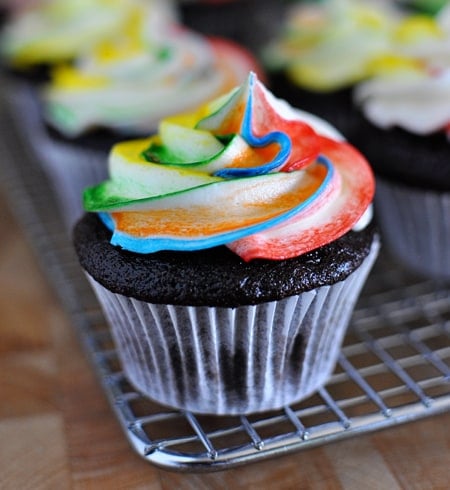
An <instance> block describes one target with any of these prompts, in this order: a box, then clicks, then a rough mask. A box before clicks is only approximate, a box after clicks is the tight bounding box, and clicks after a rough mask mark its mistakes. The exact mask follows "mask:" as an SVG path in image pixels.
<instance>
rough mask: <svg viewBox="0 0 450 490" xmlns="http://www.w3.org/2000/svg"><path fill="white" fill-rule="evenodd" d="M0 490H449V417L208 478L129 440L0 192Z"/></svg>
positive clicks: (307, 451)
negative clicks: (160, 461)
mask: <svg viewBox="0 0 450 490" xmlns="http://www.w3.org/2000/svg"><path fill="white" fill-rule="evenodd" d="M0 209H1V211H0V236H1V240H0V291H1V294H0V489H1V490H18V489H20V490H23V489H33V490H40V489H58V490H60V489H103V488H107V489H112V490H115V489H127V490H132V489H150V490H162V489H164V490H172V489H195V490H203V489H205V490H209V489H212V490H215V489H233V490H238V489H357V490H360V489H383V490H384V489H393V490H395V489H408V490H409V489H417V490H423V489H448V488H450V413H446V414H443V415H438V416H434V417H431V418H428V419H424V420H420V421H415V422H410V423H407V424H405V425H401V426H397V427H395V428H389V429H385V430H382V431H379V432H376V433H372V434H369V435H361V436H357V437H354V438H351V439H347V440H345V441H342V442H338V443H333V444H329V445H326V446H321V447H317V448H314V449H310V450H306V451H301V452H298V453H296V454H293V455H289V456H286V457H279V458H277V459H273V460H270V461H265V462H261V463H254V464H251V465H248V466H245V467H241V468H237V469H232V470H227V471H222V472H218V473H209V474H184V473H172V472H168V471H165V470H160V469H158V468H156V467H154V466H152V465H151V464H149V463H148V462H146V461H144V460H143V459H141V458H140V457H139V456H138V455H137V454H136V453H135V452H134V451H133V450H132V449H131V447H130V446H129V444H128V442H127V440H126V439H125V437H124V435H123V433H122V430H121V428H120V427H119V424H118V422H117V421H116V419H115V417H114V415H113V413H112V411H111V409H110V407H109V405H108V403H107V400H106V398H105V396H104V395H103V393H102V391H101V389H100V387H99V384H98V382H97V379H96V377H95V375H94V372H93V371H92V368H91V366H90V364H89V361H88V360H87V358H86V357H85V355H84V354H83V352H82V350H81V348H80V345H79V343H78V340H77V338H76V336H75V334H74V331H73V328H72V326H71V324H70V322H69V320H68V318H67V317H66V315H65V313H64V311H63V310H62V308H61V306H60V305H59V303H58V301H57V299H56V296H55V294H54V292H53V291H52V289H51V288H50V286H49V285H48V283H47V281H46V278H45V275H44V274H42V272H41V270H40V268H39V266H38V262H37V260H36V258H35V257H34V255H33V250H32V249H31V248H30V247H29V245H28V244H27V242H26V241H25V239H24V237H23V234H22V232H21V230H20V229H19V228H18V226H17V224H16V222H15V220H14V219H13V217H12V214H11V212H10V210H9V209H8V205H7V203H6V201H5V199H4V198H3V197H2V196H1V195H0Z"/></svg>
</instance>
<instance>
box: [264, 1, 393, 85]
mask: <svg viewBox="0 0 450 490" xmlns="http://www.w3.org/2000/svg"><path fill="white" fill-rule="evenodd" d="M398 17H399V12H398V11H397V10H396V9H394V8H392V6H391V5H390V4H389V2H383V1H369V0H364V1H361V0H325V1H323V2H313V1H309V2H302V3H300V4H299V5H297V6H294V7H293V9H292V11H291V13H290V14H289V15H287V16H286V18H287V23H286V25H285V27H284V29H283V30H282V32H281V35H280V36H279V38H278V39H277V40H276V41H275V42H274V43H272V45H271V46H270V47H269V48H268V49H267V50H266V52H265V60H266V62H267V64H268V66H269V67H270V68H272V69H273V70H284V71H285V72H286V74H287V76H288V77H289V78H290V79H291V80H292V81H293V82H294V83H296V84H297V85H299V86H300V87H302V88H305V89H308V90H311V91H317V92H330V91H337V90H340V89H343V88H346V87H349V86H351V85H353V84H354V83H356V82H358V81H360V80H362V79H365V78H367V77H368V76H369V75H371V74H372V73H373V70H374V66H373V62H374V61H375V60H376V59H377V58H378V57H379V56H381V55H383V54H384V53H385V52H386V50H387V49H388V48H389V45H390V38H391V35H392V32H393V29H394V27H395V25H396V22H397V19H398Z"/></svg>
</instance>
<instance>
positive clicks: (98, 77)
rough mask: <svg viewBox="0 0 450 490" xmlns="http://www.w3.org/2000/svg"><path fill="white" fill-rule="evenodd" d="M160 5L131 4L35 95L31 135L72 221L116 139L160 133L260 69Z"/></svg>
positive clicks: (101, 173)
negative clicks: (171, 118) (163, 122)
mask: <svg viewBox="0 0 450 490" xmlns="http://www.w3.org/2000/svg"><path fill="white" fill-rule="evenodd" d="M160 5H161V4H160V2H139V1H132V2H130V3H128V7H127V12H126V16H125V18H124V19H122V24H121V27H120V28H119V29H116V31H115V32H114V34H111V35H109V37H108V38H107V39H103V40H102V41H101V42H98V43H96V44H94V45H92V46H91V47H90V50H89V51H85V52H84V53H83V54H80V55H79V56H78V57H77V58H76V59H75V60H74V61H72V62H71V63H70V64H69V63H65V64H58V65H55V66H54V67H52V69H51V71H50V81H49V82H48V83H46V84H44V85H43V86H42V88H41V89H40V91H39V96H40V97H39V99H36V98H34V97H30V98H32V99H33V100H32V101H31V103H32V104H33V109H34V110H33V111H30V112H31V113H29V114H28V115H27V118H28V120H29V121H31V119H32V118H34V120H33V121H32V122H33V124H32V125H30V129H31V126H32V131H30V135H29V138H28V140H29V143H30V144H31V145H32V146H33V149H34V152H35V153H36V154H37V155H38V157H39V161H40V162H41V163H42V164H43V166H44V169H45V171H46V172H47V174H48V175H49V177H50V180H51V182H52V184H53V185H54V188H55V190H56V193H57V195H58V197H60V201H61V209H62V214H63V217H64V218H65V219H66V222H67V224H68V227H69V228H70V227H71V225H72V224H73V222H74V221H75V220H76V218H77V217H78V216H79V215H80V214H81V211H82V206H81V193H82V189H83V188H84V187H86V186H87V185H93V184H95V183H97V182H99V181H101V180H102V179H105V178H106V176H107V169H106V160H107V154H108V152H109V149H110V147H111V146H112V145H113V144H114V142H115V141H117V140H118V139H123V138H127V137H130V136H135V137H136V136H138V135H140V134H146V135H147V134H149V133H151V132H153V131H154V130H155V129H156V124H157V121H158V120H159V119H160V118H161V117H162V116H164V115H169V114H171V113H173V112H178V111H184V110H187V109H188V108H191V107H193V106H195V105H197V104H199V103H200V102H204V101H206V100H208V99H210V98H212V97H216V96H218V95H219V94H221V93H224V92H227V91H228V90H230V89H231V88H232V87H234V86H235V85H237V84H239V83H240V82H241V81H242V80H244V79H245V78H246V76H247V74H248V71H249V70H250V69H255V70H257V69H258V67H257V63H256V61H255V59H254V58H253V57H251V56H250V55H249V53H247V52H246V51H244V50H243V49H241V48H240V47H238V46H237V45H234V44H232V43H229V42H225V41H221V40H219V39H214V40H209V39H207V38H204V37H203V36H200V35H198V34H196V33H194V32H193V31H189V30H187V29H185V28H184V27H182V26H180V25H179V24H177V23H175V22H173V20H172V18H171V16H170V15H168V14H167V5H166V6H162V7H160ZM23 110H24V111H25V107H24V108H23ZM19 117H22V114H19ZM43 122H45V124H43Z"/></svg>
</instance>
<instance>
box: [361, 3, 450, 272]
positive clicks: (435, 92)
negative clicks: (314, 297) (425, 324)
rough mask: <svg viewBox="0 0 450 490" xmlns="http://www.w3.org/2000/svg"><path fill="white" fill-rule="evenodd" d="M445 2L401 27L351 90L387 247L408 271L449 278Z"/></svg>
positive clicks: (449, 82)
mask: <svg viewBox="0 0 450 490" xmlns="http://www.w3.org/2000/svg"><path fill="white" fill-rule="evenodd" d="M449 20H450V6H449V7H448V8H447V10H446V11H442V13H441V16H440V17H438V19H437V20H436V22H435V21H434V20H432V19H431V18H424V17H415V18H411V19H409V20H407V21H406V23H405V25H404V26H403V27H402V36H401V39H402V40H403V42H402V43H399V45H398V49H397V53H396V57H395V59H391V60H390V61H389V63H388V65H389V69H388V70H387V71H386V73H385V74H384V75H383V76H381V75H380V76H378V77H377V78H374V79H372V80H370V81H366V82H364V83H362V84H361V85H360V86H358V87H357V89H356V92H355V101H356V104H357V105H358V107H359V108H360V110H361V113H362V115H363V117H362V118H361V121H360V124H359V125H358V131H357V132H356V133H355V135H354V141H355V142H357V144H358V145H359V148H360V149H361V150H362V151H363V152H364V154H365V155H367V156H368V158H369V159H370V162H371V164H372V165H373V167H374V170H375V173H376V175H377V178H378V179H377V182H378V185H377V196H376V199H375V204H376V211H377V218H378V221H379V225H380V228H381V232H382V233H383V236H384V242H385V243H386V248H387V249H388V250H389V251H390V252H391V253H392V255H393V256H394V257H395V258H396V259H397V260H398V261H399V262H400V263H401V264H403V265H404V266H406V267H407V268H408V269H410V270H412V271H414V272H416V273H418V274H420V275H422V276H425V277H431V278H438V279H445V280H449V279H450V162H449V155H450V145H449V137H450V135H449V128H450V56H449V53H450V49H449V48H450V29H449V28H448V27H449V26H450V22H449Z"/></svg>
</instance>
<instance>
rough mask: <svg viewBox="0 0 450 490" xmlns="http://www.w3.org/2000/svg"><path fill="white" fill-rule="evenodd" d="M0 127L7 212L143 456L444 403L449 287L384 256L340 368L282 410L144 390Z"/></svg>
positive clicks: (203, 455)
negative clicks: (196, 402)
mask: <svg viewBox="0 0 450 490" xmlns="http://www.w3.org/2000/svg"><path fill="white" fill-rule="evenodd" d="M0 109H1V107H0ZM3 116H5V115H3ZM5 117H6V116H5ZM1 129H2V135H3V138H2V140H0V168H1V171H2V183H3V187H4V190H5V192H6V194H7V196H8V198H9V200H10V202H11V203H12V210H13V211H14V212H15V213H16V216H17V218H18V220H19V222H21V224H22V225H23V228H24V231H25V233H26V234H27V235H28V238H29V240H30V242H31V243H32V245H33V247H34V250H35V252H36V255H37V257H38V258H39V262H40V264H41V265H42V267H43V270H44V272H45V274H46V276H47V277H48V278H49V280H50V282H51V284H52V285H53V286H54V289H55V291H56V293H57V294H58V295H59V297H60V299H61V302H62V304H63V305H64V307H65V309H66V310H67V312H68V314H69V315H70V317H71V320H72V323H73V325H74V327H75V328H76V330H77V332H78V334H79V336H80V339H81V341H82V344H83V345H84V347H85V348H86V351H87V353H88V355H89V358H90V359H91V361H92V364H93V366H94V369H95V370H96V372H97V374H98V375H99V379H100V384H101V386H102V388H103V390H104V392H105V393H106V395H107V396H108V398H109V401H110V403H111V407H112V408H113V411H114V413H115V415H116V417H117V418H118V420H119V422H120V423H121V425H122V427H123V429H124V433H125V435H126V436H127V438H128V439H129V441H130V443H131V446H132V447H133V449H134V450H135V451H136V452H137V453H138V454H139V455H140V456H142V457H143V458H145V459H146V460H148V461H149V462H151V463H154V464H155V465H157V466H159V467H162V468H165V469H169V470H181V471H213V470H220V469H224V468H230V467H234V466H238V465H242V464H246V463H249V462H253V461H260V460H263V459H266V458H270V457H274V456H278V455H283V454H287V453H291V452H294V451H299V450H302V449H307V448H309V447H312V446H316V445H320V444H325V443H328V442H330V441H335V440H340V439H343V438H345V437H349V436H352V435H356V434H359V433H366V432H370V431H374V430H377V429H381V428H384V427H388V426H393V425H397V424H400V423H403V422H407V421H412V420H415V419H419V418H422V417H426V416H431V415H433V414H437V413H441V412H444V411H447V410H449V409H450V367H449V366H450V289H449V288H448V285H447V286H446V285H445V284H441V283H438V282H433V281H426V280H422V279H419V278H417V277H415V276H411V275H409V274H408V273H407V272H405V271H404V270H402V269H400V268H399V267H397V266H396V265H395V264H393V263H392V262H390V260H389V258H388V257H386V256H384V255H383V254H382V255H381V257H380V259H379V260H378V262H377V264H376V265H375V268H374V270H373V272H372V273H371V275H370V277H369V279H368V281H367V284H366V286H365V289H364V291H363V293H362V295H361V298H360V300H359V302H358V304H357V307H356V310H355V312H354V315H353V319H352V323H351V325H350V327H349V330H348V333H347V336H346V339H345V342H344V346H343V348H342V352H341V355H340V358H339V362H338V365H337V366H336V370H335V372H334V374H333V376H332V377H331V379H330V380H329V382H328V383H327V385H326V386H325V387H324V388H322V389H321V390H319V392H317V393H316V394H315V395H314V396H312V397H310V398H308V399H307V400H304V401H302V402H301V403H298V404H295V405H292V406H288V407H285V408H284V409H283V410H277V411H273V412H267V413H263V414H255V415H250V416H232V417H213V416H204V415H202V416H198V415H194V414H192V413H189V412H182V411H175V410H172V409H167V408H165V407H162V406H160V405H158V404H156V403H154V402H152V401H150V400H149V399H147V398H145V397H143V396H142V395H141V394H139V393H138V392H136V391H135V390H134V389H133V388H132V386H131V385H130V384H129V383H128V382H127V380H126V378H125V377H124V375H123V373H122V369H121V366H120V362H119V360H118V358H117V355H116V352H115V350H114V345H113V342H112V339H111V336H110V333H109V330H108V327H107V325H106V322H105V320H104V317H103V314H102V312H101V310H100V308H99V305H98V303H97V301H96V299H95V297H94V295H93V293H92V291H91V289H90V287H89V285H88V283H87V281H86V280H85V278H84V275H83V273H82V272H81V269H80V267H79V265H78V262H77V259H76V257H75V255H74V252H73V250H72V247H71V244H70V240H69V236H68V232H67V230H65V229H64V226H63V225H62V220H61V219H60V218H59V217H58V216H57V214H56V213H55V209H57V205H56V203H55V201H54V197H53V196H52V193H51V190H50V187H49V184H48V182H47V181H46V179H45V176H44V175H43V173H42V171H41V169H40V167H39V165H38V164H37V162H36V161H34V160H33V155H31V154H28V153H27V147H26V146H25V145H23V144H22V145H21V144H19V140H18V139H17V135H15V133H14V130H13V125H12V124H9V123H8V121H6V122H3V124H2V125H1Z"/></svg>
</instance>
